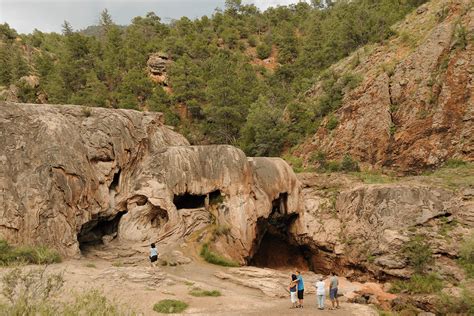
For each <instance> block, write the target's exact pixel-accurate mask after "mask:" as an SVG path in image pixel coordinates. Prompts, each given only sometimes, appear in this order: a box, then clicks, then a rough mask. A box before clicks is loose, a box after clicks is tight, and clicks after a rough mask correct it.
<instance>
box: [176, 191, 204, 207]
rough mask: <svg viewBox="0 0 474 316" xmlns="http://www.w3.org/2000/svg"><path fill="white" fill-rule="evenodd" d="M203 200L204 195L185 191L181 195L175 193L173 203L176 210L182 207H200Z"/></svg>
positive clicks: (202, 205) (202, 204)
mask: <svg viewBox="0 0 474 316" xmlns="http://www.w3.org/2000/svg"><path fill="white" fill-rule="evenodd" d="M205 202H206V196H205V195H196V194H189V193H185V194H182V195H175V196H174V198H173V203H174V205H175V206H176V209H178V210H179V209H183V208H188V209H189V208H202V207H204V205H205Z"/></svg>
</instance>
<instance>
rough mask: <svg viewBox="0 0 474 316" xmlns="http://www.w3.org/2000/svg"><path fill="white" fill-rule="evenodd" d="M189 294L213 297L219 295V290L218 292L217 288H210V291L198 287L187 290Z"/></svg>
mask: <svg viewBox="0 0 474 316" xmlns="http://www.w3.org/2000/svg"><path fill="white" fill-rule="evenodd" d="M189 294H191V295H192V296H197V297H203V296H213V297H217V296H221V295H222V294H221V292H219V291H218V290H212V291H206V290H203V289H200V288H198V287H196V288H194V289H192V290H191V291H189Z"/></svg>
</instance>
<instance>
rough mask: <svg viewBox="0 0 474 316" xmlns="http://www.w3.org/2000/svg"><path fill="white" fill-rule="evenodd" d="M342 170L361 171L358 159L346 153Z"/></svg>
mask: <svg viewBox="0 0 474 316" xmlns="http://www.w3.org/2000/svg"><path fill="white" fill-rule="evenodd" d="M341 170H342V171H346V172H350V171H360V168H359V164H358V163H357V161H355V160H354V159H353V158H352V157H351V156H350V155H348V154H345V155H344V157H343V158H342V162H341Z"/></svg>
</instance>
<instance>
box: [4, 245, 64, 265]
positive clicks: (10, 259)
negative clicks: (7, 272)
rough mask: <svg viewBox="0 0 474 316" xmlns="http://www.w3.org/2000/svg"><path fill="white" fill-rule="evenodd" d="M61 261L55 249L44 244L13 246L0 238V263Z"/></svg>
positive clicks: (47, 262)
mask: <svg viewBox="0 0 474 316" xmlns="http://www.w3.org/2000/svg"><path fill="white" fill-rule="evenodd" d="M58 262H61V256H60V255H59V253H58V252H57V251H56V250H53V249H50V248H48V247H46V246H20V247H13V246H10V245H9V244H8V242H6V241H5V240H0V265H3V266H6V265H11V264H15V263H26V264H28V263H29V264H51V263H58Z"/></svg>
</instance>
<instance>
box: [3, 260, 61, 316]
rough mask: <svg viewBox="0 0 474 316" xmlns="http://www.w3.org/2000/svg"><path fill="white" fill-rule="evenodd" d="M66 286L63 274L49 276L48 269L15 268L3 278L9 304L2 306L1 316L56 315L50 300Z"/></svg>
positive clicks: (4, 293) (5, 294)
mask: <svg viewBox="0 0 474 316" xmlns="http://www.w3.org/2000/svg"><path fill="white" fill-rule="evenodd" d="M63 284H64V279H63V276H62V274H48V273H46V268H43V269H40V268H36V269H31V270H22V269H20V268H14V269H12V270H10V271H9V272H7V273H6V274H5V275H4V276H3V277H2V294H3V296H4V297H5V299H6V300H7V301H8V304H5V305H2V306H0V314H1V315H48V316H49V315H56V314H59V313H57V308H55V307H54V306H53V305H54V304H52V302H50V298H51V297H52V296H53V295H54V294H56V293H58V292H59V291H60V289H61V288H62V286H63Z"/></svg>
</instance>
